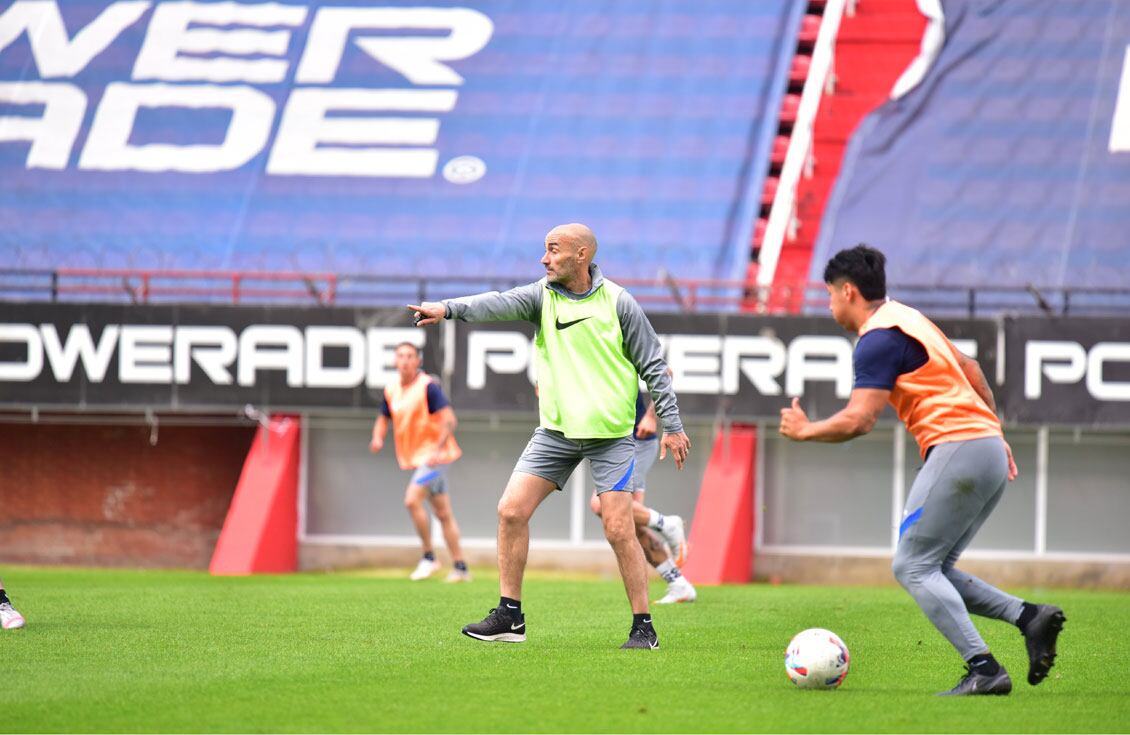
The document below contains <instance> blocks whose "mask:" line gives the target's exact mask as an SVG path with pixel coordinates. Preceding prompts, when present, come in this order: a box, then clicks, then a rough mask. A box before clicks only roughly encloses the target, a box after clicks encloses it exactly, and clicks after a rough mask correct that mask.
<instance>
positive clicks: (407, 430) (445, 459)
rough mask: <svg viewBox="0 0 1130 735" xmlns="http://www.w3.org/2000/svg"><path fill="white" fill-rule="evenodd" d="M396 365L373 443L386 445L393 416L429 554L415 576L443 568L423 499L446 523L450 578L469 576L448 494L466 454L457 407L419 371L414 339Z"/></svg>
mask: <svg viewBox="0 0 1130 735" xmlns="http://www.w3.org/2000/svg"><path fill="white" fill-rule="evenodd" d="M396 371H397V373H399V376H400V379H399V380H398V381H394V382H393V383H391V384H389V385H387V386H385V391H384V401H383V402H382V404H381V414H380V416H378V417H377V421H376V423H375V424H374V425H373V440H372V442H371V443H370V444H369V449H370V450H371V451H372V452H374V453H376V452H379V451H381V449H382V448H383V447H384V443H385V435H386V434H387V433H388V424H389V421H392V432H393V435H394V436H395V437H396V460H397V462H398V463H399V464H400V468H401V469H403V470H414V472H413V473H412V479H411V481H409V483H408V490H407V491H406V492H405V493H404V505H405V506H406V507H407V508H408V515H410V516H411V517H412V523H413V524H414V525H415V526H416V533H418V534H419V535H420V543H421V544H422V545H423V547H424V555H423V557H422V558H421V559H420V562H419V564H417V565H416V570H415V571H413V572H412V575H411V577H410V578H411V579H413V580H420V579H425V578H427V577H430V576H431V575H432V574H434V573H435V572H436V570H437V569H439V562H437V561H436V557H435V551H434V550H433V549H432V532H431V524H430V522H429V519H428V512H427V510H425V509H424V499H425V498H427V499H428V500H429V501H430V502H431V504H432V512H434V513H435V516H436V519H437V520H439V522H440V525H441V526H442V527H443V538H444V541H445V542H446V543H447V550H448V551H449V552H450V553H451V558H452V561H453V566H454V568H453V569H452V571H451V574H449V575H448V577H447V581H448V582H469V581H471V574H470V572H468V571H467V563H466V561H464V559H463V549H462V547H461V546H460V544H459V524H457V523H456V522H455V514H454V513H453V512H452V510H451V500H450V498H449V496H448V494H447V479H446V478H445V477H444V475H445V473H446V471H447V467H448V465H450V464H451V463H452V462H454V461H455V460H457V459H459V457H460V456H462V454H463V452H462V450H460V449H459V445H458V444H456V443H455V436H454V435H453V432H454V431H455V425H456V420H455V412H454V411H453V410H452V409H451V404H450V403H449V402H448V400H447V396H445V395H444V394H443V389H442V388H441V387H440V385H439V383H437V382H435V381H434V380H432V378H431V377H430V376H429V375H427V374H426V373H423V372H421V371H420V350H419V348H417V347H416V345H414V344H412V343H411V342H402V343H401V344H399V345H397V347H396Z"/></svg>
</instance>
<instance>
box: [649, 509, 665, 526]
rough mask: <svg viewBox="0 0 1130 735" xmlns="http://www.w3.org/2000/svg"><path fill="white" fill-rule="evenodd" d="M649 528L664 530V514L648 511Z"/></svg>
mask: <svg viewBox="0 0 1130 735" xmlns="http://www.w3.org/2000/svg"><path fill="white" fill-rule="evenodd" d="M647 527H648V528H654V529H655V530H656V531H658V530H659V529H661V528H663V514H661V513H660V512H659V511H657V510H648V516H647Z"/></svg>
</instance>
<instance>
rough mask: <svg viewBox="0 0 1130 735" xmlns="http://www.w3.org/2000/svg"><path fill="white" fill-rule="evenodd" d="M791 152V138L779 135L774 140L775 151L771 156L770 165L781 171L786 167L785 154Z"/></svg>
mask: <svg viewBox="0 0 1130 735" xmlns="http://www.w3.org/2000/svg"><path fill="white" fill-rule="evenodd" d="M788 152H789V136H787V135H778V136H777V137H776V138H774V139H773V151H772V152H771V153H770V154H769V163H770V165H771V166H772V167H773V168H775V169H779V168H781V167H782V166H784V165H785V154H787V153H788Z"/></svg>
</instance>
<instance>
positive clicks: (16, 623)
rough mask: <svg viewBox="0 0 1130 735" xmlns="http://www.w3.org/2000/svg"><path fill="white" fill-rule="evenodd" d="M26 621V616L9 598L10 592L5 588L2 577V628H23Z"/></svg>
mask: <svg viewBox="0 0 1130 735" xmlns="http://www.w3.org/2000/svg"><path fill="white" fill-rule="evenodd" d="M24 622H25V621H24V616H23V615H20V614H19V612H17V611H16V609H15V608H14V607H12V601H11V600H9V599H8V593H7V592H6V591H5V589H4V580H2V579H0V628H3V629H4V630H13V629H15V628H22V627H24Z"/></svg>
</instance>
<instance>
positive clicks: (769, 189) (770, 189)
mask: <svg viewBox="0 0 1130 735" xmlns="http://www.w3.org/2000/svg"><path fill="white" fill-rule="evenodd" d="M778 183H780V180H779V179H778V178H777V177H776V176H770V177H768V178H766V179H765V188H764V189H762V191H761V206H762V207H771V206H773V198H774V197H776V196H777V184H778Z"/></svg>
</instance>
